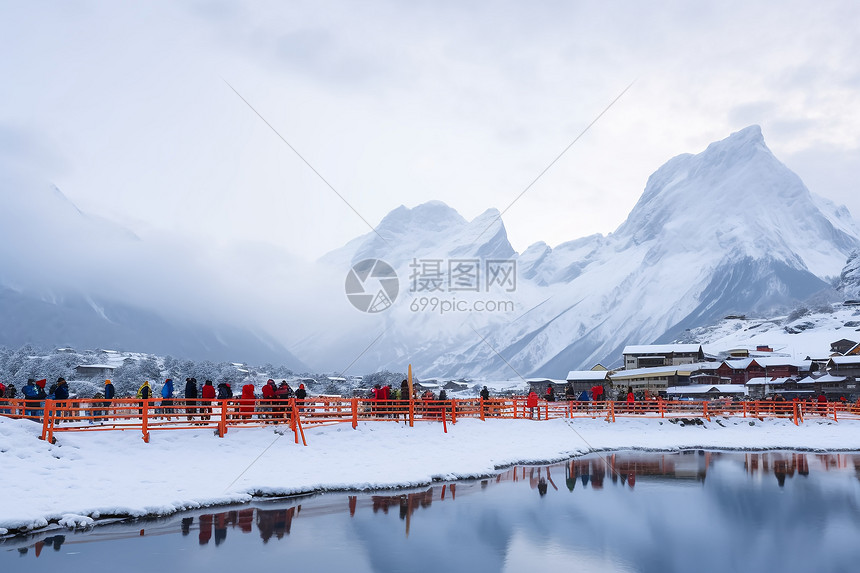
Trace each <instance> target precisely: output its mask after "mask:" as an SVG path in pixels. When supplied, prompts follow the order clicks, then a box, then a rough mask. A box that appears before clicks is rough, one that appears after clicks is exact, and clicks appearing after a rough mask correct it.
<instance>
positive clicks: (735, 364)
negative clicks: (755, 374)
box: [724, 358, 759, 370]
mask: <svg viewBox="0 0 860 573" xmlns="http://www.w3.org/2000/svg"><path fill="white" fill-rule="evenodd" d="M758 360H759V359H758V358H731V359H728V360H724V362H725V363H726V365H727V366H728V367H729V368H731V369H732V370H746V369H747V368H749V366H750V364H751V363H752V362H753V361H755V363H756V364H758Z"/></svg>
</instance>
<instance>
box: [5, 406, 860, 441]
mask: <svg viewBox="0 0 860 573" xmlns="http://www.w3.org/2000/svg"><path fill="white" fill-rule="evenodd" d="M0 415H2V416H6V417H9V418H25V419H31V420H36V421H39V422H41V423H42V436H41V437H42V439H45V440H48V441H53V439H54V434H55V433H57V432H65V431H78V432H91V431H107V430H134V431H139V432H141V433H142V436H143V440H144V441H146V442H149V437H150V434H151V432H154V431H161V430H187V429H197V430H199V429H205V428H210V429H212V430H213V432H214V433H215V434H217V435H218V436H221V437H223V436H224V435H225V434H226V433H227V431H228V430H229V429H230V428H242V427H262V426H268V425H288V426H289V427H290V430H291V431H292V432H293V434H294V437H295V441H296V443H298V442H299V440H301V441H302V443H304V444H305V445H307V442H306V440H305V435H304V427H305V426H318V425H326V424H341V423H349V424H352V426H353V428H355V427H356V426H357V425H358V422H360V421H371V420H379V421H391V422H404V423H407V424H409V425H412V424H414V423H415V422H416V421H435V422H441V423H442V428H443V431H445V432H447V431H448V424H449V423H451V424H456V423H457V420H459V419H462V418H478V419H481V420H486V419H492V418H495V419H533V420H549V419H556V418H564V419H577V418H592V419H598V418H599V419H605V420H608V421H610V422H614V421H615V420H616V419H617V418H664V419H667V418H668V419H677V418H701V419H706V420H710V419H711V418H712V417H714V416H736V417H744V418H758V419H761V420H763V419H765V418H784V419H790V420H791V421H792V422H793V423H795V424H800V423H802V422H803V420H804V418H805V417H809V416H815V417H820V418H826V419H830V420H833V421H837V422H838V421H839V420H841V419H860V401H858V403H856V404H845V403H842V402H828V403H818V402H817V401H793V402H780V401H769V400H766V401H729V400H710V401H686V400H684V401H670V400H662V399H657V400H649V401H645V402H632V403H628V402H612V401H595V402H578V401H559V402H545V401H539V402H538V404H537V406H535V407H533V408H529V407H528V402H527V400H526V399H525V398H520V397H515V398H504V399H503V398H492V399H489V400H483V399H480V398H467V399H453V400H423V399H418V400H387V401H381V400H372V399H361V398H351V399H350V398H333V397H312V398H307V399H305V400H296V399H291V400H262V399H253V400H251V399H242V398H233V399H228V400H212V401H211V402H209V401H205V400H184V399H173V400H171V401H170V402H165V401H163V400H157V399H148V400H140V399H134V398H127V399H125V398H124V399H114V400H105V399H89V400H80V399H73V400H63V401H56V400H46V401H36V400H14V399H2V398H0Z"/></svg>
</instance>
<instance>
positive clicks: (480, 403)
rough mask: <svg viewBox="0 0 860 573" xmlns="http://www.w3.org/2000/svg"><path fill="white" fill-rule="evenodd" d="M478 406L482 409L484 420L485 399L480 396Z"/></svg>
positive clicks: (482, 418)
mask: <svg viewBox="0 0 860 573" xmlns="http://www.w3.org/2000/svg"><path fill="white" fill-rule="evenodd" d="M478 407H479V408H480V409H481V420H482V421H483V420H484V399H483V398H480V399H479V400H478Z"/></svg>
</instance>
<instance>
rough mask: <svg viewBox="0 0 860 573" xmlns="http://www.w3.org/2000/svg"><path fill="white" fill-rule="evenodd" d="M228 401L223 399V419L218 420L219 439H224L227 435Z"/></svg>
mask: <svg viewBox="0 0 860 573" xmlns="http://www.w3.org/2000/svg"><path fill="white" fill-rule="evenodd" d="M227 401H228V398H222V399H221V417H220V419H219V420H218V437H219V438H223V437H224V434H226V433H227Z"/></svg>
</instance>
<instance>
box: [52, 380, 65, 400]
mask: <svg viewBox="0 0 860 573" xmlns="http://www.w3.org/2000/svg"><path fill="white" fill-rule="evenodd" d="M54 399H55V400H68V399H69V385H68V383H67V382H66V381H65V380H64V379H62V378H60V379H59V380H58V381H57V388H56V390H54Z"/></svg>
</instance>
